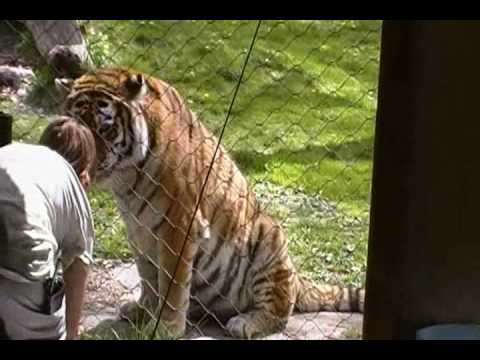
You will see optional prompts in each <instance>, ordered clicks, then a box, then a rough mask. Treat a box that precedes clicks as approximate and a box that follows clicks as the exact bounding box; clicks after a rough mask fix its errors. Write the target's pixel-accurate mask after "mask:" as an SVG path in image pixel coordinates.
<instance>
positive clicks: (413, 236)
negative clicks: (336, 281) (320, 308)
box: [363, 21, 480, 340]
mask: <svg viewBox="0 0 480 360" xmlns="http://www.w3.org/2000/svg"><path fill="white" fill-rule="evenodd" d="M479 37H480V22H478V21H385V22H384V24H383V31H382V47H381V61H380V82H379V94H378V109H377V121H376V130H375V154H374V172H373V189H372V204H371V206H372V207H371V223H370V237H369V245H368V247H369V248H368V266H367V284H366V290H367V292H366V294H367V295H366V304H365V318H364V332H363V338H364V339H369V340H370V339H414V338H415V332H416V330H418V329H419V328H422V327H425V326H429V325H434V324H439V323H452V322H459V323H465V322H467V323H472V322H476V323H480V312H479V311H478V304H479V303H480V286H477V284H478V281H479V280H478V279H480V261H479V254H480V241H479V231H478V223H479V220H478V212H479V211H478V204H479V203H480V186H478V184H479V183H480V157H479V147H478V145H479V144H480V121H479V120H478V108H477V106H478V84H479V83H480V71H478V59H479V58H480V48H479V47H478V46H477V44H478V39H479Z"/></svg>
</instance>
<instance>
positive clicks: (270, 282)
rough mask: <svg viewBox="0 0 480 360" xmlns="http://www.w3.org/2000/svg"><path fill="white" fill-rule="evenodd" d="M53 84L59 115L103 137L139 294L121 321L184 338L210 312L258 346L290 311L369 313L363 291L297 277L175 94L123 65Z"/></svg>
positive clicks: (103, 170) (99, 143)
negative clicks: (57, 94) (58, 97)
mask: <svg viewBox="0 0 480 360" xmlns="http://www.w3.org/2000/svg"><path fill="white" fill-rule="evenodd" d="M55 83H56V86H57V88H58V90H59V91H60V93H62V94H63V96H64V98H63V100H62V103H63V107H62V110H61V111H62V112H63V113H64V114H66V115H68V116H71V117H73V118H75V119H77V121H81V122H82V123H84V124H85V125H87V126H88V127H89V128H90V129H92V131H93V133H94V134H95V139H96V144H95V146H96V148H97V149H96V150H97V154H98V155H97V157H98V164H97V172H96V174H97V175H96V179H95V181H96V183H98V184H99V186H102V187H104V188H107V189H109V190H111V191H112V193H113V196H114V198H115V200H116V203H117V206H118V209H119V211H120V213H121V215H122V218H123V221H124V222H125V224H126V229H127V239H128V243H129V244H130V245H131V248H132V251H133V253H134V256H135V263H136V267H137V269H138V273H139V275H140V278H141V294H140V297H139V299H138V300H137V301H132V302H128V303H126V304H124V305H122V306H121V307H120V310H119V313H120V316H121V317H122V318H124V319H130V320H132V321H135V322H138V323H141V324H144V323H145V322H148V321H150V322H151V321H153V320H155V318H156V316H160V319H159V323H160V324H161V325H162V326H163V327H164V328H165V329H167V330H168V332H169V334H170V335H171V336H175V337H182V336H184V335H185V333H186V330H187V325H188V324H192V321H193V319H198V318H200V317H202V316H206V315H207V316H210V317H214V318H215V320H216V321H218V322H219V323H220V324H221V325H222V326H223V328H224V330H225V331H226V333H227V334H228V335H230V336H232V337H234V338H239V339H254V338H258V337H262V336H267V335H270V334H273V333H275V332H279V331H282V330H284V329H285V327H286V324H287V321H288V319H289V317H290V316H291V314H292V313H293V312H294V311H295V312H317V311H340V312H344V311H347V312H363V308H364V297H365V291H364V289H363V288H362V287H341V286H337V285H328V284H322V285H321V284H316V283H314V282H312V281H310V280H309V279H307V278H305V277H302V276H301V275H299V274H298V273H297V271H296V269H295V267H294V264H293V262H292V259H291V257H290V255H289V252H288V245H287V239H286V236H285V232H284V231H283V230H282V227H281V226H280V223H279V222H278V221H277V220H275V219H274V218H272V217H271V216H269V215H268V214H267V213H266V212H265V211H264V210H263V208H262V207H261V206H260V204H259V202H258V200H257V199H256V196H255V194H254V192H253V191H252V190H251V189H250V187H249V184H248V183H247V180H246V177H245V176H243V174H242V172H241V171H240V170H239V167H238V166H237V164H236V163H235V161H234V160H233V158H232V157H231V156H230V155H229V154H228V153H227V151H226V150H225V148H224V147H223V145H218V149H217V152H216V153H215V150H216V147H217V144H218V143H217V142H218V139H217V137H216V136H214V135H213V133H212V132H211V131H210V130H208V129H207V127H206V126H204V125H203V123H202V122H201V121H200V120H199V119H198V117H197V115H196V114H195V113H194V112H193V111H192V110H190V109H189V107H188V106H187V105H186V101H185V100H184V98H183V97H181V95H180V93H179V92H178V90H177V89H176V88H175V87H173V86H172V85H170V84H169V83H167V82H165V81H163V80H161V79H158V78H156V77H154V76H151V75H148V74H145V73H142V72H138V71H135V70H132V69H126V68H122V67H109V68H101V69H97V70H95V71H92V72H90V73H86V74H84V75H82V76H81V77H79V78H77V79H56V81H55ZM215 154H216V157H215V159H213V156H214V155H215ZM212 159H213V160H212ZM210 167H211V169H210V176H209V177H208V181H206V182H205V180H206V177H207V174H208V172H209V168H210ZM202 191H203V192H202ZM202 194H203V196H201V195H202ZM200 196H201V197H200ZM160 310H162V311H160ZM145 319H147V320H145ZM149 319H151V320H149Z"/></svg>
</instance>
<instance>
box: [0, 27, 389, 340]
mask: <svg viewBox="0 0 480 360" xmlns="http://www.w3.org/2000/svg"><path fill="white" fill-rule="evenodd" d="M76 24H77V26H78V28H79V29H81V32H82V34H83V36H84V39H85V42H86V46H87V49H88V56H89V58H90V60H91V61H92V63H93V64H94V66H95V67H98V68H101V67H104V66H112V65H113V66H116V65H119V66H122V67H125V68H129V69H135V70H138V71H142V72H144V73H145V74H148V75H151V76H154V77H157V78H160V79H162V80H164V81H166V82H168V83H169V84H171V85H172V86H173V87H174V88H175V89H177V90H178V91H179V93H180V94H181V95H182V96H183V98H184V99H185V101H186V103H187V105H188V107H189V108H191V109H192V110H193V111H194V112H195V113H196V114H197V117H198V119H199V120H200V121H201V122H202V123H203V124H205V125H206V126H207V128H209V129H210V130H211V131H212V132H213V134H215V135H216V136H218V135H219V134H220V131H221V129H222V126H223V125H224V121H225V116H226V114H227V111H228V108H229V105H230V103H231V102H232V97H233V95H234V92H235V88H236V86H237V85H238V83H239V80H240V75H241V70H242V65H243V63H244V61H245V57H246V54H247V51H248V48H249V46H250V43H251V41H252V36H253V33H254V30H255V27H256V24H257V22H256V21H219V20H215V21H203V20H202V21H200V20H195V21H194V20H192V21H151V20H142V21H124V20H123V21H112V20H109V21H100V20H95V21H87V20H79V21H77V22H76ZM380 27H381V23H380V21H357V20H355V21H350V20H348V21H346V20H345V21H343V20H342V21H340V20H335V21H333V20H318V21H263V22H262V24H261V26H260V28H259V32H258V36H257V38H256V42H255V46H254V47H253V50H252V53H251V57H250V59H249V61H248V63H247V64H246V67H245V73H244V76H243V79H242V80H241V82H240V84H239V85H240V86H239V91H238V95H237V97H236V99H235V103H234V106H233V108H232V112H231V115H230V117H229V120H228V125H227V127H226V130H225V136H224V138H223V140H222V143H223V146H224V148H225V149H226V150H227V151H228V153H229V154H230V155H231V156H232V158H233V159H234V160H235V162H236V163H237V164H238V166H239V168H240V170H241V172H242V173H243V175H244V176H245V177H246V178H247V179H248V182H249V184H250V188H251V189H252V190H253V191H254V193H255V195H256V197H257V199H258V201H259V203H260V204H261V206H262V208H263V209H264V211H265V212H266V213H267V214H269V215H271V216H272V217H273V218H275V219H276V220H278V222H279V223H280V225H281V226H282V228H283V229H284V231H285V233H286V236H287V238H288V241H289V253H290V256H291V257H292V259H293V262H294V264H295V266H296V269H297V270H298V272H300V273H301V274H302V275H305V276H306V277H308V278H310V279H313V280H315V281H316V282H318V283H328V284H339V285H342V286H347V285H350V286H356V287H361V286H363V284H364V275H365V268H366V250H367V234H368V220H369V196H370V181H371V170H372V149H373V128H374V123H373V121H374V115H375V106H376V86H377V75H378V58H379V42H380ZM44 36H46V37H48V36H51V37H54V36H55V34H52V33H51V31H47V32H46V33H45V34H44ZM35 41H36V39H35V38H34V37H33V36H32V35H31V34H30V33H29V31H28V30H27V29H25V27H24V26H22V24H20V23H18V22H15V21H3V22H2V23H1V25H0V44H1V45H3V46H2V49H3V50H1V51H0V69H2V68H3V69H4V70H5V69H7V68H8V70H9V71H10V70H12V71H13V70H15V71H16V72H17V73H18V74H20V75H21V76H20V78H21V81H20V82H19V83H16V84H15V86H12V84H6V83H3V84H2V82H1V79H0V110H2V111H5V112H8V113H10V114H12V115H13V116H14V125H13V136H14V141H18V142H31V143H32V142H33V143H35V142H37V141H38V139H39V135H40V134H41V132H42V130H43V129H44V127H45V125H46V124H47V123H48V121H49V120H51V119H53V118H55V116H56V114H58V112H59V108H58V105H59V103H60V100H59V99H60V97H59V95H58V93H57V92H56V90H55V89H54V87H53V79H54V77H55V76H56V75H58V74H57V73H58V72H57V71H55V69H52V65H51V64H48V62H46V61H45V60H43V57H42V56H39V54H38V50H37V47H36V44H35ZM37 41H38V40H37ZM89 197H90V201H91V206H92V209H93V211H94V221H95V230H96V236H97V242H96V245H95V257H96V260H97V262H96V264H95V265H94V266H93V268H92V272H91V275H90V280H89V284H88V289H87V291H88V292H87V303H86V307H85V315H84V319H83V330H84V333H83V336H84V338H121V339H124V338H148V337H149V334H146V333H148V331H145V329H140V328H139V327H136V326H133V327H132V326H130V325H132V324H128V322H125V321H118V319H117V317H118V308H119V306H120V305H122V304H123V303H125V302H127V301H132V300H134V299H136V298H138V297H139V295H140V291H141V286H140V279H139V277H138V272H137V268H136V265H135V263H134V255H133V254H134V252H135V251H132V249H131V245H130V246H129V244H128V242H127V240H126V238H127V230H126V227H125V224H124V221H123V220H122V218H121V215H120V212H119V210H118V207H117V206H116V205H115V202H114V201H113V198H112V195H111V193H109V192H108V191H104V190H102V189H99V188H94V189H93V190H92V191H91V193H90V194H89ZM224 246H228V244H225V245H224ZM193 271H194V272H195V269H193ZM218 296H219V297H221V296H223V295H222V294H218ZM204 310H205V314H206V316H205V317H203V318H200V319H195V320H191V319H188V321H187V322H188V328H189V331H188V333H187V338H199V337H200V338H201V337H205V336H206V337H214V338H226V337H228V335H227V334H226V332H225V322H223V321H217V320H216V317H215V314H214V313H213V312H212V311H210V309H208V308H205V309H204ZM127 325H128V326H127ZM360 329H361V316H360V315H358V314H349V313H343V314H340V313H308V314H294V315H293V316H292V317H291V319H290V321H289V323H288V325H287V327H286V329H285V330H284V331H283V332H282V333H276V334H273V335H270V336H268V337H267V338H269V339H276V338H278V339H288V338H292V339H338V338H359V337H360V336H361V330H360Z"/></svg>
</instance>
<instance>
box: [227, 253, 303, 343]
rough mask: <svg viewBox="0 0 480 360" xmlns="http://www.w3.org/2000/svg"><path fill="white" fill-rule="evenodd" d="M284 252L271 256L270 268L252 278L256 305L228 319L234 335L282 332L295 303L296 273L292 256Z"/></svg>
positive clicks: (262, 334)
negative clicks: (285, 254)
mask: <svg viewBox="0 0 480 360" xmlns="http://www.w3.org/2000/svg"><path fill="white" fill-rule="evenodd" d="M278 259H282V251H281V252H279V253H277V254H276V255H273V256H271V258H270V259H268V260H270V261H267V264H272V265H273V266H272V265H267V268H264V269H262V270H261V271H258V273H257V275H255V276H254V277H253V279H252V292H253V304H252V309H251V310H250V311H248V312H246V313H242V314H239V315H237V316H234V317H233V318H231V319H230V320H229V321H228V322H227V326H226V327H227V330H228V332H229V333H230V335H232V336H233V337H236V338H242V339H251V338H253V337H257V336H264V335H268V334H272V333H275V332H278V331H281V330H283V329H284V328H285V326H286V325H287V321H288V318H289V316H290V315H291V313H292V312H293V308H294V305H295V297H296V294H295V286H294V285H295V276H296V274H295V272H294V268H293V266H292V264H291V262H290V259H289V258H288V256H287V257H286V258H284V260H280V261H278Z"/></svg>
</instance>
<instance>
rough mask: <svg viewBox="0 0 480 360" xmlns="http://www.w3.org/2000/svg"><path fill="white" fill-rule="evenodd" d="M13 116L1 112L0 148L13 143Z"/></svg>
mask: <svg viewBox="0 0 480 360" xmlns="http://www.w3.org/2000/svg"><path fill="white" fill-rule="evenodd" d="M12 121H13V119H12V116H11V115H8V114H5V113H3V112H1V111H0V147H1V146H5V145H8V144H10V143H11V142H12Z"/></svg>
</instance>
